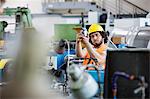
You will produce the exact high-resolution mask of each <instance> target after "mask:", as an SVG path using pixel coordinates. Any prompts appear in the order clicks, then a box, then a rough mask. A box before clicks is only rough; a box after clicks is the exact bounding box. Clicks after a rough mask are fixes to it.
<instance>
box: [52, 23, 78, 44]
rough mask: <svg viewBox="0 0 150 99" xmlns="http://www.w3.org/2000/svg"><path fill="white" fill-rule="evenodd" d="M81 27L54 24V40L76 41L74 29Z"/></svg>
mask: <svg viewBox="0 0 150 99" xmlns="http://www.w3.org/2000/svg"><path fill="white" fill-rule="evenodd" d="M76 27H81V25H80V24H55V26H54V31H55V35H54V37H55V40H60V39H67V40H69V41H75V40H76V31H75V30H74V28H76Z"/></svg>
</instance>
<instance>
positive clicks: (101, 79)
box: [87, 70, 104, 84]
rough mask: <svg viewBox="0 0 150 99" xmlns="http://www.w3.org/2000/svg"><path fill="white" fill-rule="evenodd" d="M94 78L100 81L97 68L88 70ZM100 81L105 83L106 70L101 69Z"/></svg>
mask: <svg viewBox="0 0 150 99" xmlns="http://www.w3.org/2000/svg"><path fill="white" fill-rule="evenodd" d="M87 72H88V73H89V74H90V75H91V76H92V77H93V78H94V79H95V81H96V82H98V73H97V71H96V70H88V71H87ZM99 72H100V83H102V84H103V83H104V70H100V71H99Z"/></svg>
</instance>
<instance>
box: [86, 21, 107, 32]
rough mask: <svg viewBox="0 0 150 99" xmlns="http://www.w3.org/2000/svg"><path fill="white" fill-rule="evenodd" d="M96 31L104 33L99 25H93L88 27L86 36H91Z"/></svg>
mask: <svg viewBox="0 0 150 99" xmlns="http://www.w3.org/2000/svg"><path fill="white" fill-rule="evenodd" d="M97 31H104V29H103V28H102V26H100V25H99V24H96V23H94V24H92V25H91V26H90V27H89V29H88V34H91V33H93V32H97Z"/></svg>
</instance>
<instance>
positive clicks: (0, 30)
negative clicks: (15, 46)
mask: <svg viewBox="0 0 150 99" xmlns="http://www.w3.org/2000/svg"><path fill="white" fill-rule="evenodd" d="M7 25H8V23H7V22H6V21H0V40H3V39H4V30H5V28H6V27H7Z"/></svg>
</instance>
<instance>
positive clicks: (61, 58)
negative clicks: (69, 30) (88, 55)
mask: <svg viewBox="0 0 150 99" xmlns="http://www.w3.org/2000/svg"><path fill="white" fill-rule="evenodd" d="M69 53H70V54H72V55H74V54H75V50H70V52H69ZM67 55H68V50H66V51H65V52H64V53H63V54H57V68H58V69H59V68H60V67H61V66H62V64H64V63H65V61H64V58H65V56H67Z"/></svg>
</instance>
